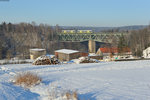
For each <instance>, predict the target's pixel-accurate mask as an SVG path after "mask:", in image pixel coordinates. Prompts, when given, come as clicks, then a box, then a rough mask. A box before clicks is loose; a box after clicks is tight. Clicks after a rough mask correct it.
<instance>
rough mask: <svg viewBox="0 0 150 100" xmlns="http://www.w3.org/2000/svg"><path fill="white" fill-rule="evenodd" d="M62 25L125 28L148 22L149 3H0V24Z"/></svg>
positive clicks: (138, 0) (60, 0) (36, 0)
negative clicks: (34, 23) (32, 23)
mask: <svg viewBox="0 0 150 100" xmlns="http://www.w3.org/2000/svg"><path fill="white" fill-rule="evenodd" d="M4 21H6V22H12V23H19V22H32V21H35V22H36V23H37V24H39V23H45V24H49V25H56V24H59V25H65V26H100V27H102V26H127V25H148V24H149V23H150V0H10V1H8V2H7V1H6V2H4V1H0V23H1V22H4Z"/></svg>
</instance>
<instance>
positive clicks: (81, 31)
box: [61, 30, 92, 34]
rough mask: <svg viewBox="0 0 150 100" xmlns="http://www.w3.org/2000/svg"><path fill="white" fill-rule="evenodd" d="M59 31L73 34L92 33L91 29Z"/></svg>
mask: <svg viewBox="0 0 150 100" xmlns="http://www.w3.org/2000/svg"><path fill="white" fill-rule="evenodd" d="M61 33H63V34H74V33H79V34H82V33H92V30H62V31H61Z"/></svg>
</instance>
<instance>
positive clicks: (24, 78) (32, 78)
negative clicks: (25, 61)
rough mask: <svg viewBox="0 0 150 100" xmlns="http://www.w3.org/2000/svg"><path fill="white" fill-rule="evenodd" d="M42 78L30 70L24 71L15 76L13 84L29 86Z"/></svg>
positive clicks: (37, 82)
mask: <svg viewBox="0 0 150 100" xmlns="http://www.w3.org/2000/svg"><path fill="white" fill-rule="evenodd" d="M41 81H42V79H41V78H40V77H39V76H37V75H36V74H33V73H31V72H24V73H21V74H19V75H17V76H16V78H15V84H16V85H20V86H23V87H31V86H34V85H37V84H39V83H40V82H41Z"/></svg>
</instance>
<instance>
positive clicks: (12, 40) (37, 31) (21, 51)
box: [0, 22, 87, 59]
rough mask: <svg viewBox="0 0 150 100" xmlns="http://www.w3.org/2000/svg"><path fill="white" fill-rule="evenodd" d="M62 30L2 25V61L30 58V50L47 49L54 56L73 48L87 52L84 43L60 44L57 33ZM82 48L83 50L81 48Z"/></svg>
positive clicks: (57, 28)
mask: <svg viewBox="0 0 150 100" xmlns="http://www.w3.org/2000/svg"><path fill="white" fill-rule="evenodd" d="M60 30H61V29H60V27H59V26H58V25H56V26H55V27H52V26H49V25H46V24H39V25H36V24H35V22H32V23H19V24H12V23H5V22H3V23H2V24H0V40H1V41H0V44H1V45H0V59H3V58H12V57H16V56H18V57H21V58H28V57H29V49H31V48H45V49H46V50H47V53H49V54H53V53H54V50H57V49H61V48H68V49H69V48H70V49H71V48H72V49H77V50H81V51H86V50H87V46H86V45H84V43H70V42H67V43H65V42H59V41H58V40H57V32H59V31H60ZM81 47H82V48H81Z"/></svg>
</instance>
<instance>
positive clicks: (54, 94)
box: [48, 87, 79, 100]
mask: <svg viewBox="0 0 150 100" xmlns="http://www.w3.org/2000/svg"><path fill="white" fill-rule="evenodd" d="M51 88H52V89H51V90H49V92H48V100H79V99H78V94H77V92H76V91H74V92H73V91H67V92H66V91H64V90H62V89H60V88H58V87H51Z"/></svg>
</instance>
